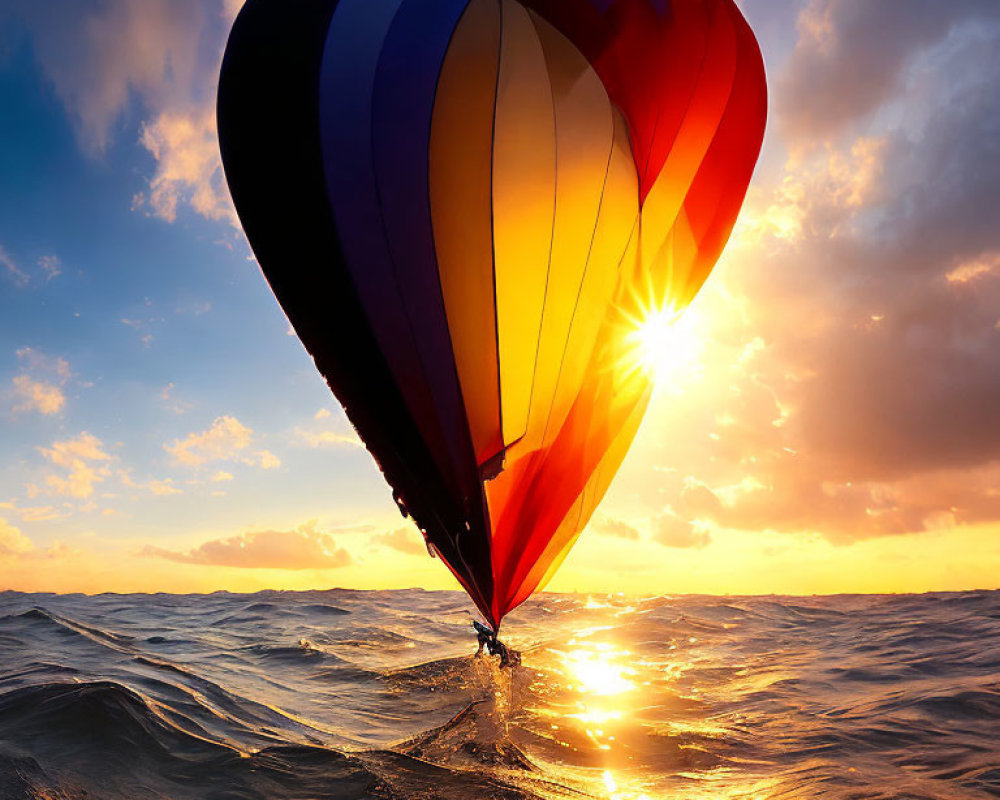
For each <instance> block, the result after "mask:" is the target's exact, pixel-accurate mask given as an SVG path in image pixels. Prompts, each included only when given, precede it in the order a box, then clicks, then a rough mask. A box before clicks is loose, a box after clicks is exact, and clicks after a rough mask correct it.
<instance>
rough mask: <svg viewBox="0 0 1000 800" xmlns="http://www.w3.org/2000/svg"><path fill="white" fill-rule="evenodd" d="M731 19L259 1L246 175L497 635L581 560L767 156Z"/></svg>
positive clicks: (231, 160)
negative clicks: (644, 340)
mask: <svg viewBox="0 0 1000 800" xmlns="http://www.w3.org/2000/svg"><path fill="white" fill-rule="evenodd" d="M765 116H766V87H765V81H764V69H763V64H762V60H761V56H760V51H759V48H758V46H757V43H756V41H755V39H754V36H753V33H752V32H751V30H750V28H749V26H748V25H747V23H746V21H745V20H744V19H743V17H742V16H741V14H740V12H739V11H738V9H737V8H736V6H735V5H734V3H733V2H732V0H310V1H309V2H294V3H293V2H288V0H248V2H247V3H246V5H245V6H244V8H243V10H242V11H241V12H240V14H239V16H238V18H237V20H236V22H235V24H234V27H233V30H232V33H231V35H230V38H229V43H228V46H227V49H226V53H225V58H224V61H223V65H222V73H221V78H220V85H219V95H218V128H219V138H220V143H221V150H222V157H223V164H224V167H225V174H226V178H227V181H228V183H229V188H230V191H231V193H232V197H233V200H234V203H235V205H236V209H237V212H238V214H239V217H240V220H241V222H242V225H243V228H244V230H245V232H246V235H247V238H248V240H249V242H250V244H251V246H252V248H253V251H254V253H255V255H256V258H257V261H258V262H259V264H260V266H261V269H262V270H263V272H264V275H265V276H266V278H267V280H268V282H269V283H270V285H271V288H272V289H273V291H274V294H275V296H276V297H277V299H278V301H279V302H280V304H281V306H282V308H283V309H284V310H285V312H286V314H287V316H288V318H289V320H290V321H291V323H292V325H293V326H294V329H295V331H296V333H297V335H298V336H299V338H300V339H301V341H302V342H303V344H304V345H305V347H306V348H307V350H308V351H309V353H310V354H311V355H312V357H313V358H314V360H315V362H316V366H317V368H318V369H319V371H320V373H322V375H323V376H324V377H325V379H326V380H327V382H328V383H329V385H330V388H331V389H332V390H333V392H334V393H335V395H336V396H337V398H338V399H339V400H340V402H341V403H342V404H343V406H344V409H345V410H346V413H347V415H348V417H349V419H350V420H351V422H352V424H353V425H354V426H355V428H356V429H357V431H358V433H359V435H360V436H361V438H362V440H363V441H364V442H365V444H366V446H367V447H368V449H369V451H370V452H371V453H372V455H373V456H374V458H375V460H376V461H377V463H378V465H379V467H380V468H381V470H382V473H383V474H384V476H385V479H386V481H387V482H388V483H389V485H390V486H391V487H392V490H393V496H394V497H395V499H396V501H397V503H398V504H399V506H400V509H401V510H402V511H403V513H404V514H406V515H409V516H410V517H412V519H413V520H414V521H415V523H416V524H417V525H418V526H419V528H420V529H421V530H422V531H423V532H424V534H425V536H426V538H427V541H428V543H429V544H430V546H432V547H433V549H434V550H435V551H436V552H437V554H438V555H439V556H440V558H441V560H442V561H443V562H444V563H445V564H446V565H447V566H448V568H449V569H450V570H451V571H452V573H453V574H454V575H455V577H456V578H457V579H458V581H459V582H460V583H461V585H462V586H463V587H464V588H465V590H466V591H467V592H468V594H469V596H470V597H471V598H472V600H473V601H474V602H475V604H476V606H478V608H479V610H480V611H481V612H482V614H483V615H484V616H485V618H486V620H487V621H488V622H489V623H490V624H491V625H492V626H493V628H494V630H496V629H498V628H499V625H500V622H501V620H502V619H503V617H504V615H505V614H507V613H508V612H509V611H510V610H511V609H513V608H515V607H516V606H517V605H518V604H520V603H521V602H523V601H524V600H525V599H526V598H527V597H529V596H530V595H531V593H532V592H533V591H534V590H536V589H537V588H538V587H540V586H542V585H543V584H544V582H545V581H546V580H547V578H548V577H549V576H551V574H552V572H553V571H554V570H555V569H556V568H557V566H558V565H559V564H560V563H561V561H562V559H563V558H564V557H565V556H566V554H567V553H568V551H569V549H570V548H571V547H572V545H573V543H574V542H575V541H576V538H577V537H578V536H579V534H580V531H581V530H582V529H583V528H584V527H585V525H586V524H587V522H588V520H589V519H590V516H591V514H592V513H593V511H594V509H595V508H596V506H597V504H598V503H599V502H600V500H601V498H602V496H603V495H604V493H605V491H606V490H607V488H608V485H609V483H610V481H611V479H612V477H613V476H614V474H615V471H616V470H617V468H618V466H619V465H620V463H621V461H622V459H623V458H624V456H625V453H626V451H627V450H628V447H629V445H630V443H631V441H632V438H633V437H634V435H635V433H636V430H637V429H638V426H639V423H640V420H641V419H642V416H643V413H644V412H645V409H646V406H647V404H648V401H649V397H650V392H651V388H652V380H653V379H652V375H651V374H650V372H649V370H648V369H647V368H646V366H645V364H644V363H643V359H642V356H641V353H640V352H639V351H640V350H641V343H640V342H639V341H638V340H639V338H641V337H640V335H639V332H641V330H642V328H643V326H644V325H647V324H648V321H649V320H650V319H653V320H662V319H664V318H669V317H672V316H673V315H675V314H677V313H679V312H680V311H681V310H682V309H683V308H684V307H685V306H686V305H687V304H688V303H689V302H690V301H691V299H692V298H693V297H694V295H695V294H696V293H697V291H698V289H699V288H700V287H701V285H702V284H703V283H704V281H705V279H706V277H707V276H708V274H709V272H710V271H711V269H712V267H713V265H714V264H715V262H716V260H717V259H718V257H719V255H720V253H721V251H722V248H723V246H724V245H725V243H726V240H727V239H728V237H729V234H730V232H731V230H732V227H733V224H734V222H735V219H736V216H737V213H738V211H739V208H740V206H741V204H742V201H743V198H744V195H745V192H746V189H747V185H748V183H749V180H750V176H751V173H752V171H753V167H754V164H755V162H756V159H757V155H758V153H759V150H760V145H761V140H762V136H763V130H764V122H765Z"/></svg>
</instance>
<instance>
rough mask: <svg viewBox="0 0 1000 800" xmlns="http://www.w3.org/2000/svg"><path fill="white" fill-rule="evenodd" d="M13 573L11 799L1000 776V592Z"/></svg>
mask: <svg viewBox="0 0 1000 800" xmlns="http://www.w3.org/2000/svg"><path fill="white" fill-rule="evenodd" d="M470 609H471V604H470V603H469V601H468V600H467V598H466V597H465V596H464V595H462V594H460V593H458V592H425V591H420V590H406V591H368V592H366V591H349V590H340V589H333V590H329V591H315V592H278V591H267V592H260V593H257V594H230V593H226V592H219V593H215V594H207V595H170V594H156V595H116V594H105V595H98V596H92V597H91V596H83V595H51V594H22V593H18V592H4V593H0V798H2V800H29V799H30V800H84V799H86V800H126V799H127V800H152V799H153V798H156V800H161V799H163V798H169V800H189V799H190V800H251V799H252V800H257V799H258V798H260V799H261V800H263V799H265V798H266V799H267V800H283V799H285V798H288V799H291V798H295V799H296V800H346V799H348V798H350V799H354V798H358V799H359V800H360V798H400V799H403V798H405V799H406V800H410V799H411V798H428V800H430V799H431V798H440V800H451V799H452V798H455V799H456V800H457V799H458V798H461V799H462V800H467V799H471V800H491V799H493V798H497V799H500V798H503V799H504V800H508V799H510V800H513V799H514V798H544V800H563V799H568V798H576V799H581V798H602V799H603V800H654V799H655V800H660V798H685V799H690V800H702V799H704V800H709V798H711V799H712V800H719V799H726V800H730V799H732V800H735V799H736V798H740V799H743V798H746V800H750V799H751V798H753V799H754V800H769V799H770V798H788V799H789V800H791V799H792V798H795V799H796V800H798V799H802V800H806V799H811V798H823V799H824V800H828V799H829V800H832V799H833V798H837V799H838V800H839V799H841V798H844V799H846V798H887V799H888V798H894V799H895V798H906V799H908V800H909V799H913V800H916V799H917V798H942V799H944V798H949V799H951V798H968V799H969V800H973V799H974V798H996V797H1000V592H966V593H948V594H926V595H898V596H881V595H879V596H876V595H870V596H857V595H852V596H837V597H808V598H803V597H707V596H678V597H665V596H664V597H647V598H629V597H624V596H610V597H609V596H604V595H600V596H597V595H595V596H590V597H588V596H579V595H556V594H542V595H540V596H538V597H536V598H533V599H532V600H530V601H529V602H528V603H526V604H525V605H524V606H523V607H521V608H520V609H518V610H517V611H515V612H514V613H513V614H512V615H511V616H510V617H509V618H508V619H507V620H505V622H504V630H503V634H502V636H501V638H503V639H504V640H505V641H507V642H508V644H509V645H511V646H512V647H514V648H516V649H518V650H520V651H521V652H522V659H523V663H522V665H521V666H520V667H518V668H515V669H513V670H506V669H505V670H500V669H499V668H498V666H497V662H496V660H495V659H492V658H489V657H482V658H475V657H474V656H473V653H474V652H475V649H476V640H475V634H474V632H473V630H472V628H471V626H470V620H471V616H470V613H469V611H470Z"/></svg>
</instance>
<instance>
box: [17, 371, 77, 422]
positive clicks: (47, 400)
mask: <svg viewBox="0 0 1000 800" xmlns="http://www.w3.org/2000/svg"><path fill="white" fill-rule="evenodd" d="M13 383H14V394H15V397H17V398H20V402H18V403H17V404H16V405H15V406H14V412H15V413H17V412H21V411H37V412H38V413H39V414H58V413H59V412H60V411H62V410H63V407H64V406H65V405H66V395H64V394H63V393H62V390H61V389H60V388H59V387H58V386H53V385H51V384H49V383H45V382H44V381H33V380H32V379H31V378H30V377H28V376H27V375H18V376H16V377H15V378H14V379H13Z"/></svg>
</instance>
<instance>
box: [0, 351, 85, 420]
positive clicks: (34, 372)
mask: <svg viewBox="0 0 1000 800" xmlns="http://www.w3.org/2000/svg"><path fill="white" fill-rule="evenodd" d="M17 360H18V362H19V366H20V369H21V374H20V375H17V376H15V377H14V378H13V379H12V381H11V383H12V384H13V387H14V388H13V390H12V392H11V394H12V396H13V400H14V405H13V408H12V410H13V412H14V413H15V414H18V413H26V412H32V411H35V412H38V413H39V414H44V415H52V414H58V413H60V412H61V411H62V410H63V409H64V408H65V406H66V395H65V394H64V392H63V387H64V386H65V385H66V383H67V381H69V379H70V375H71V373H70V368H69V363H68V362H67V361H66V359H64V358H52V357H51V356H47V355H45V353H43V352H41V351H40V350H36V349H34V348H32V347H22V348H21V349H20V350H18V351H17Z"/></svg>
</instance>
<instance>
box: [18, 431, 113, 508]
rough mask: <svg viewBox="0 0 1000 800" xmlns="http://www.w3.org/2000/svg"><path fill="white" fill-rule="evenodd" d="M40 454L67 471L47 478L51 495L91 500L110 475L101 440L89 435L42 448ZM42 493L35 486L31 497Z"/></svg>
mask: <svg viewBox="0 0 1000 800" xmlns="http://www.w3.org/2000/svg"><path fill="white" fill-rule="evenodd" d="M38 451H39V452H40V453H41V454H42V455H43V456H45V458H47V459H48V460H49V461H50V462H52V463H53V464H55V465H56V466H57V467H61V468H62V469H63V473H62V474H59V473H51V474H49V475H48V476H46V478H45V486H46V487H47V492H48V493H51V494H59V495H64V496H67V497H75V498H80V499H82V498H87V497H90V496H91V495H92V494H93V493H94V484H97V483H101V482H102V481H104V480H105V478H107V477H108V476H109V475H110V474H111V470H110V468H109V467H108V466H107V465H106V464H105V463H104V462H107V461H109V460H110V459H111V456H110V455H108V454H107V453H106V452H104V450H103V444H102V443H101V440H100V439H98V438H97V437H96V436H93V435H92V434H89V433H86V432H84V433H81V434H79V435H78V436H77V437H75V438H73V439H67V440H65V441H61V442H53V443H52V446H51V447H39V448H38ZM40 493H42V490H40V489H38V488H37V487H35V488H34V489H33V490H29V495H37V494H40Z"/></svg>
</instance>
